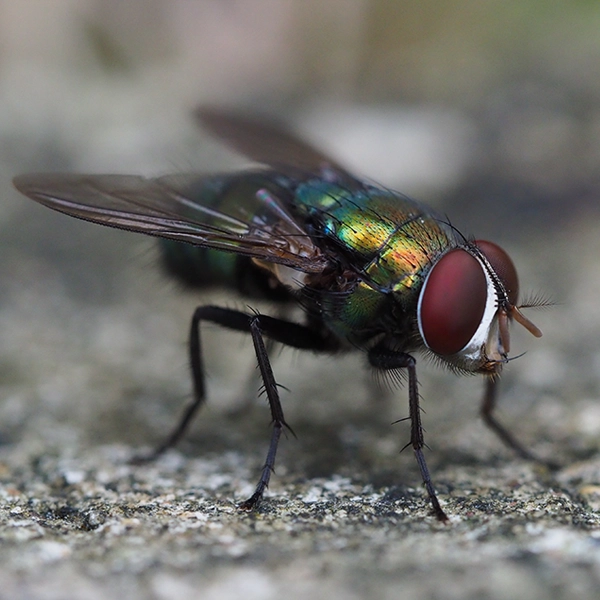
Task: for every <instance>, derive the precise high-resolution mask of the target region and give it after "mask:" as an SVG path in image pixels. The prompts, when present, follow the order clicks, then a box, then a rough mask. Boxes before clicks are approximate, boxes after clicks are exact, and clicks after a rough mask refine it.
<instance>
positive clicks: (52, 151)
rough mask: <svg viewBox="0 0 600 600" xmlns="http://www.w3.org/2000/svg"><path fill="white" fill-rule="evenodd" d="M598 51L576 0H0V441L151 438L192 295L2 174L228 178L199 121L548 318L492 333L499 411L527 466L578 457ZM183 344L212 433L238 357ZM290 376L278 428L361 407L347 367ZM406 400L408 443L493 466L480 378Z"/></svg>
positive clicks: (585, 423)
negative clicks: (208, 114)
mask: <svg viewBox="0 0 600 600" xmlns="http://www.w3.org/2000/svg"><path fill="white" fill-rule="evenodd" d="M598 31H600V4H598V3H596V2H589V1H587V2H586V1H583V0H580V1H574V2H546V1H543V0H495V1H494V0H492V1H489V2H480V1H476V0H472V1H464V2H454V1H450V0H425V1H420V2H405V1H394V0H328V1H327V2H323V1H322V0H302V1H293V0H243V1H242V0H237V1H236V0H202V1H192V0H169V1H168V2H166V1H161V0H53V1H52V2H48V1H47V0H0V197H1V198H2V201H1V202H0V257H1V258H0V400H1V402H0V440H1V441H3V442H4V443H5V444H8V443H13V444H17V443H20V442H23V443H24V441H28V442H29V443H31V444H33V446H32V447H33V448H34V449H35V448H37V449H39V451H42V450H43V451H49V450H48V449H49V448H52V447H58V448H64V445H65V440H71V441H73V442H74V443H78V444H83V445H85V444H87V443H88V442H90V441H91V442H92V443H96V442H103V443H108V442H119V443H126V442H129V441H130V442H132V443H134V444H145V443H154V442H155V441H156V440H158V439H160V437H161V435H162V434H163V432H164V431H166V428H168V426H169V425H170V424H171V423H172V422H173V420H174V419H175V417H176V415H177V414H178V412H177V411H178V409H179V406H180V405H181V403H182V402H184V401H185V399H186V398H187V397H188V395H189V389H190V383H189V377H188V373H187V364H186V362H187V359H186V349H185V341H186V336H187V328H188V319H189V316H190V315H191V312H192V310H193V308H194V306H195V305H197V304H198V303H201V302H203V301H207V300H206V299H205V298H201V297H198V296H193V295H190V294H180V293H179V290H178V288H177V286H176V285H174V284H172V283H170V282H168V281H167V280H166V279H165V278H164V277H163V276H162V275H161V274H160V272H159V270H158V269H156V268H155V267H156V264H155V263H156V262H157V258H156V255H155V251H154V245H153V243H152V240H149V239H146V238H143V237H142V236H136V235H132V234H127V233H123V232H115V231H110V230H105V229H104V228H101V227H98V226H93V225H89V224H86V223H80V222H76V221H75V220H73V219H69V218H67V217H64V216H61V215H57V214H54V213H52V212H51V211H49V210H48V209H45V208H43V207H40V206H37V205H36V204H35V203H33V202H32V201H30V200H28V199H26V198H24V197H22V196H19V195H18V194H17V193H16V191H15V190H14V189H13V188H12V186H11V178H12V177H13V176H14V175H15V174H18V173H23V172H28V171H29V172H31V171H74V172H75V171H89V172H128V173H136V174H142V175H159V174H164V173H167V172H171V171H183V170H186V171H188V170H198V171H199V172H210V171H215V170H223V169H229V168H236V167H240V166H243V165H244V164H245V162H244V160H243V159H241V158H240V157H236V156H234V155H233V154H232V153H230V152H228V151H227V150H226V149H224V148H223V147H222V146H221V145H220V144H219V143H218V142H216V141H214V140H210V139H209V138H208V137H207V136H206V135H205V134H204V133H203V132H202V131H200V130H199V128H198V127H197V126H196V124H195V123H194V121H193V118H192V116H191V113H192V110H193V109H194V108H195V107H196V106H198V105H199V104H211V105H217V106H228V107H232V108H236V109H240V110H245V111H250V112H256V113H260V114H264V115H268V116H272V117H273V118H277V119H279V120H283V121H284V122H287V123H288V124H289V125H290V126H291V127H294V128H295V129H296V130H298V131H300V132H302V134H303V135H304V136H305V137H307V138H308V139H310V140H311V141H313V142H314V143H316V144H319V145H320V146H322V147H323V148H324V149H325V150H326V151H328V152H329V153H331V154H332V155H334V156H335V157H337V158H338V159H339V160H340V161H342V162H345V163H346V164H347V165H348V166H349V167H350V168H352V169H354V170H355V171H356V173H357V174H359V175H363V176H365V177H368V178H370V179H373V180H375V181H378V182H380V183H381V184H383V185H386V186H390V187H393V188H395V189H398V190H400V191H403V192H405V193H407V194H409V195H412V196H414V197H417V198H419V199H421V200H423V201H425V202H427V203H430V204H431V205H433V206H435V207H436V208H438V209H439V210H441V211H442V212H444V213H446V214H448V215H449V216H450V218H451V219H452V221H453V223H454V224H455V225H457V226H458V227H459V228H461V230H462V231H464V232H465V233H466V234H475V235H477V236H478V237H480V238H491V239H493V240H495V241H496V242H498V243H500V244H501V245H503V246H505V247H506V249H507V250H508V251H509V253H510V254H511V255H512V256H513V258H514V260H515V263H516V264H517V265H518V267H519V270H520V273H521V279H522V288H523V290H524V293H525V295H527V294H529V295H531V294H534V295H535V294H542V295H543V296H544V297H549V298H551V299H553V300H554V301H555V303H556V304H555V306H552V307H551V308H550V309H548V310H545V311H536V312H534V311H531V312H530V316H531V318H532V320H534V321H535V322H536V323H537V324H538V325H539V326H540V327H541V328H542V330H544V332H545V336H544V338H542V339H541V340H533V339H530V336H528V334H527V333H526V332H522V333H521V332H518V333H517V334H516V339H515V341H514V343H513V346H514V351H515V352H517V353H520V352H522V351H527V355H526V356H525V357H523V358H521V359H519V360H518V361H515V362H514V363H512V364H511V365H510V368H509V369H507V377H506V385H505V391H506V394H505V400H504V404H503V407H504V408H505V411H506V412H507V413H508V418H509V420H510V419H512V420H513V421H515V420H521V421H522V423H521V425H522V428H523V429H524V430H525V437H526V438H527V436H529V438H528V439H532V440H533V439H535V440H537V441H538V444H540V445H541V449H542V452H543V451H544V450H545V449H546V450H549V451H553V450H551V449H553V448H554V449H556V448H557V447H560V448H561V451H563V450H564V451H565V452H567V453H568V452H574V453H580V454H581V455H587V454H590V453H593V452H594V451H596V450H597V448H598V439H599V434H600V404H599V403H598V387H599V383H600V344H599V342H598V340H599V339H600V303H599V302H598V298H599V296H600V260H598V256H599V252H600V226H599V220H598V219H599V217H600V214H599V207H600V203H599V201H598V199H599V195H600V179H599V176H598V173H599V165H600V77H599V72H600V36H599V35H598ZM210 298H211V299H210V301H211V302H217V301H218V302H221V303H224V304H225V305H227V306H239V307H242V308H243V307H244V306H245V302H244V301H236V300H235V299H231V298H229V297H228V296H225V295H218V294H217V295H216V296H214V295H213V296H211V297H210ZM209 329H210V328H209ZM207 343H208V348H207V360H208V369H209V374H210V375H209V377H210V379H209V382H210V384H211V386H212V388H211V399H212V401H211V407H212V410H213V411H216V412H217V413H218V412H219V411H220V410H225V409H223V408H222V407H229V408H230V405H231V404H235V403H236V402H237V400H238V399H239V396H240V394H241V392H240V390H242V389H243V388H244V382H245V381H246V380H245V378H244V374H245V373H246V372H250V371H251V369H252V351H251V346H250V344H249V343H248V342H247V341H243V340H240V339H239V336H238V337H236V336H233V337H231V336H230V334H227V333H223V332H215V333H214V335H209V336H208V342H207ZM223 348H227V349H228V350H227V351H226V352H223V350H222V349H223ZM230 348H233V349H234V350H235V351H234V352H231V351H230V350H229V349H230ZM238 349H239V352H238ZM238 355H239V356H240V358H238ZM291 355H292V356H291V358H289V359H288V358H286V357H287V354H285V353H283V355H282V357H281V359H279V358H277V359H276V362H277V367H276V368H277V369H278V370H277V372H278V377H279V380H280V381H281V382H282V383H284V384H285V385H286V386H288V387H290V388H291V389H292V390H293V394H291V395H290V396H289V397H288V400H286V402H288V403H289V404H290V408H289V409H288V411H291V414H292V415H295V418H296V420H299V421H302V419H303V417H304V415H305V414H306V412H308V413H311V414H314V415H315V418H317V420H318V418H319V414H320V411H322V412H324V414H325V415H326V416H327V415H329V416H331V414H335V415H336V422H337V421H339V422H340V423H341V422H343V421H344V416H343V415H344V414H345V413H346V412H348V411H350V412H351V411H352V407H356V406H358V410H360V409H361V407H362V408H363V409H365V407H368V406H370V405H369V404H368V402H367V398H368V396H369V394H370V393H371V391H372V386H371V385H370V384H369V383H368V379H366V378H364V377H363V376H362V375H359V374H358V373H360V368H359V367H358V366H359V365H360V364H361V362H362V358H361V357H348V359H344V360H342V361H336V360H334V359H331V360H329V359H327V360H325V361H323V360H321V361H314V360H313V359H312V358H311V357H310V356H309V357H303V356H301V355H298V354H295V353H291ZM232 356H233V358H232ZM244 361H245V362H244ZM311 361H312V362H311ZM240 362H242V363H243V364H242V365H241V366H240V367H239V368H238V366H239V365H238V363H240ZM311 369H312V371H310V370H311ZM340 370H342V372H343V373H346V375H347V377H342V381H340V378H339V372H340ZM307 372H314V373H315V375H314V377H306V373H307ZM332 372H335V373H332ZM332 380H333V381H332ZM421 380H422V382H423V397H424V398H425V400H424V402H425V406H426V407H427V409H428V421H430V422H429V423H428V425H427V427H428V431H429V432H430V434H429V435H430V436H436V437H435V440H436V441H435V443H432V444H431V445H432V446H434V447H435V448H437V449H439V448H443V447H445V446H448V445H449V446H451V447H454V448H455V449H458V450H460V448H461V447H462V446H461V445H467V446H468V445H470V444H477V450H476V452H477V453H479V454H482V455H485V453H486V452H490V453H493V452H497V449H498V446H497V441H496V440H494V439H493V438H492V437H491V436H488V435H487V434H483V433H482V429H481V426H480V425H479V424H477V423H475V416H476V412H477V405H478V394H479V385H478V383H479V382H475V381H474V380H472V379H467V380H463V379H458V378H456V377H454V376H452V375H450V374H448V373H445V372H440V371H437V370H435V369H433V368H431V367H428V366H426V365H423V367H422V368H421ZM290 398H299V399H302V400H301V401H299V402H297V403H294V401H293V400H291V399H290ZM402 398H403V396H402ZM401 402H402V403H398V402H396V403H394V413H393V414H394V415H395V416H396V417H397V418H399V417H402V416H404V414H405V410H406V408H405V405H404V400H402V401H401ZM307 406H308V407H309V409H310V410H308V411H307V410H306V407H307ZM294 407H295V408H294ZM366 410H368V408H366ZM294 411H295V412H294ZM436 411H438V412H441V414H442V415H444V414H445V415H446V416H448V415H450V416H451V417H453V418H454V419H455V428H454V429H451V431H450V432H449V431H448V426H447V424H444V426H441V424H440V423H438V425H436V424H435V422H436V418H435V415H436ZM511 411H512V412H511ZM256 412H258V413H259V416H260V419H261V427H264V426H263V425H262V424H263V423H264V418H265V417H266V415H265V414H264V413H263V411H262V410H261V411H256ZM207 418H208V419H209V421H208V422H209V423H210V416H209V417H207ZM290 420H291V421H292V422H294V421H293V418H291V417H290ZM450 420H451V419H450ZM218 423H219V421H218V420H217V421H215V422H214V424H213V425H214V427H215V428H216V429H215V431H214V432H213V430H212V425H211V426H210V427H209V426H205V428H206V427H207V428H208V430H207V431H205V432H204V434H203V437H202V439H203V440H205V444H206V447H207V448H209V449H212V450H213V451H215V452H216V451H219V450H221V449H222V448H221V446H222V447H224V448H228V449H231V448H232V444H231V443H230V442H229V441H220V442H219V441H218V440H220V439H221V433H218V428H219V425H218ZM386 423H389V419H388V420H386ZM236 427H237V426H236ZM340 428H343V425H340ZM229 429H231V430H233V429H235V428H233V427H229ZM260 431H261V436H262V437H261V438H260V439H261V444H262V440H264V429H261V430H260ZM336 431H337V430H336ZM341 431H343V430H341ZM352 431H353V430H349V433H348V435H347V436H346V437H347V438H348V439H350V438H351V437H352ZM431 432H435V433H431ZM228 435H236V434H234V433H229V434H228ZM239 435H242V436H243V434H239ZM340 435H341V436H342V438H343V435H342V434H340ZM398 435H399V434H398V433H397V431H396V430H394V431H393V432H392V431H391V430H390V433H389V436H390V439H391V440H393V443H391V444H390V445H389V456H390V457H392V458H393V460H396V453H397V448H398V447H397V446H396V443H397V440H396V438H397V437H398ZM213 438H214V439H213ZM452 440H453V441H452ZM236 443H237V442H236ZM544 443H545V444H546V446H544ZM219 444H221V446H219ZM17 447H19V446H17ZM233 447H235V444H233ZM260 447H262V446H260ZM469 447H470V446H469ZM386 448H387V446H386ZM458 450H457V451H458ZM469 451H470V450H469ZM194 452H196V453H197V452H198V449H197V448H196V450H195V451H194ZM342 458H343V457H342ZM257 460H259V459H257ZM292 460H293V459H292ZM297 460H300V459H297ZM307 460H308V459H307ZM408 460H409V461H410V457H409V458H408ZM432 460H435V459H432ZM340 461H341V458H340ZM282 462H285V461H282ZM340 468H342V466H341V464H340ZM395 468H396V466H395V465H394V469H395ZM409 468H413V467H409Z"/></svg>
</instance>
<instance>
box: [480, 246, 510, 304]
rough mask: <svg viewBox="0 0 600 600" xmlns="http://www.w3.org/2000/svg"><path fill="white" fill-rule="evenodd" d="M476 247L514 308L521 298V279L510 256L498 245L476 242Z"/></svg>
mask: <svg viewBox="0 0 600 600" xmlns="http://www.w3.org/2000/svg"><path fill="white" fill-rule="evenodd" d="M475 245H476V246H477V247H478V248H479V249H480V250H481V252H482V253H483V255H484V256H485V257H486V258H487V260H488V262H489V263H490V265H491V266H492V269H494V271H495V272H496V275H498V278H499V279H500V281H501V282H502V285H503V286H504V289H505V290H506V294H507V296H508V301H509V302H510V303H511V304H512V305H513V306H514V305H515V304H516V303H517V299H518V297H519V277H518V275H517V270H516V269H515V265H514V263H513V261H512V260H511V258H510V256H508V254H506V252H505V251H504V250H502V248H500V246H498V244H494V243H493V242H486V241H485V240H475Z"/></svg>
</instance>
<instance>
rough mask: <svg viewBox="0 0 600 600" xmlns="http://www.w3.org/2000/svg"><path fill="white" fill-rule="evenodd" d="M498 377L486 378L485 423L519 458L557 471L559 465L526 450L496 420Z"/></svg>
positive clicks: (482, 409)
mask: <svg viewBox="0 0 600 600" xmlns="http://www.w3.org/2000/svg"><path fill="white" fill-rule="evenodd" d="M498 383H499V379H498V378H497V377H486V381H485V389H484V393H483V401H482V403H481V418H482V419H483V422H484V423H485V424H486V425H487V426H488V427H489V428H490V429H491V430H492V431H493V432H494V433H495V434H496V435H497V436H498V437H499V438H500V439H501V440H502V441H503V442H504V444H505V445H506V446H508V447H509V448H510V449H512V450H513V451H514V452H515V453H516V454H517V455H518V456H520V457H521V458H524V459H525V460H531V461H534V462H537V463H541V464H543V465H546V466H547V467H548V468H549V469H552V470H554V469H557V468H558V467H559V465H558V464H557V463H555V462H553V461H547V460H542V459H540V458H539V457H537V456H536V455H535V454H533V452H531V451H530V450H528V449H527V448H525V446H523V445H522V444H521V442H519V441H518V440H517V439H516V438H515V436H514V435H513V434H512V433H511V432H510V431H508V429H506V427H504V425H502V423H500V422H499V421H498V419H496V415H495V414H494V411H495V409H496V399H497V396H498Z"/></svg>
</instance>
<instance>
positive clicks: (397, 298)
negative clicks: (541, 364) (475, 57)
mask: <svg viewBox="0 0 600 600" xmlns="http://www.w3.org/2000/svg"><path fill="white" fill-rule="evenodd" d="M197 117H198V118H199V120H200V122H201V123H202V125H203V126H204V127H205V128H206V129H207V130H208V131H209V132H211V133H212V134H213V135H215V136H216V137H218V138H220V139H221V140H223V141H224V142H226V143H227V144H229V145H230V146H231V147H232V148H233V149H235V150H237V151H239V152H241V153H242V154H245V155H246V156H248V157H249V158H251V159H252V160H254V161H256V162H258V163H261V164H263V165H265V167H264V168H261V169H254V170H248V171H243V172H240V173H232V174H225V175H213V176H206V177H203V176H200V175H198V174H177V175H168V176H165V177H159V178H155V179H146V178H143V177H137V176H128V175H76V174H28V175H21V176H18V177H16V178H15V179H14V185H15V186H16V188H17V189H18V190H19V191H20V192H22V193H23V194H25V195H26V196H29V197H30V198H32V199H33V200H36V201H37V202H40V203H41V204H44V205H46V206H48V207H49V208H52V209H54V210H58V211H60V212H63V213H66V214H68V215H71V216H73V217H77V218H79V219H84V220H88V221H93V222H95V223H99V224H101V225H107V226H110V227H116V228H120V229H125V230H130V231H136V232H140V233H145V234H148V235H152V236H157V237H160V238H163V239H162V240H161V242H162V250H163V260H164V263H165V265H166V267H167V269H168V270H169V271H170V272H171V273H172V274H173V275H174V276H176V277H178V278H179V279H181V280H183V281H184V282H186V283H188V284H190V285H192V286H196V287H205V286H209V285H224V286H226V287H229V288H230V289H232V290H233V291H236V292H238V293H239V294H241V295H243V296H245V297H251V298H265V299H268V300H271V301H274V302H278V303H280V304H281V305H286V304H287V305H289V304H294V303H295V304H296V305H299V306H300V307H301V308H302V309H303V311H304V319H303V322H301V323H296V322H292V321H290V320H288V319H283V318H280V317H272V316H268V315H264V314H259V313H253V312H242V311H237V310H231V309H227V308H222V307H219V306H199V307H198V308H197V309H196V310H195V312H194V315H193V317H192V321H191V328H190V342H189V353H190V362H191V370H192V379H193V391H194V395H193V400H192V402H191V403H190V404H189V405H188V406H187V408H186V410H185V411H184V414H183V416H182V418H181V419H180V421H179V422H178V424H177V426H176V427H175V428H174V430H173V431H172V433H171V435H170V436H169V437H168V438H167V439H166V441H165V442H164V443H163V444H162V445H161V446H160V447H159V448H157V449H156V451H155V452H154V454H153V456H158V455H159V454H161V453H163V452H164V451H165V450H167V449H168V448H170V447H172V446H174V445H175V444H176V443H177V442H178V441H179V440H180V439H181V437H182V436H183V435H184V433H185V431H186V429H187V427H188V425H189V423H190V422H191V420H192V419H193V417H194V415H195V414H196V412H197V411H198V409H199V408H200V407H201V406H202V404H203V403H204V400H205V376H204V369H203V366H202V346H201V336H200V324H201V323H203V322H210V323H216V324H218V325H221V326H223V327H226V328H229V329H233V330H236V331H241V332H245V333H249V334H250V336H251V338H252V342H253V345H254V351H255V353H256V359H257V361H258V367H259V372H260V376H261V378H262V382H263V384H264V389H265V393H266V397H267V399H268V403H269V408H270V411H271V417H272V423H273V428H272V433H271V439H270V444H269V449H268V452H267V457H266V460H265V464H264V467H263V469H262V472H261V475H260V478H259V480H258V484H257V486H256V489H255V491H254V493H253V494H252V496H250V497H249V498H248V499H247V500H245V501H244V502H243V503H242V504H241V507H242V508H244V509H252V508H254V507H255V506H256V505H257V503H258V502H259V501H260V500H261V498H262V496H263V492H264V491H265V489H266V487H267V486H268V484H269V480H270V477H271V473H272V472H273V469H274V465H275V456H276V452H277V446H278V443H279V439H280V437H281V433H282V432H283V430H284V428H286V427H288V425H287V423H286V420H285V417H284V413H283V409H282V406H281V402H280V399H279V392H278V387H277V384H276V381H275V377H274V375H273V371H272V369H271V363H270V360H269V356H268V345H266V344H265V339H268V340H273V341H275V342H279V343H281V344H284V345H287V346H291V347H293V348H299V349H304V350H311V351H313V352H322V353H338V352H342V351H344V350H350V349H358V350H360V351H362V352H363V353H364V354H365V355H366V358H367V361H368V363H369V364H370V365H371V367H373V368H375V369H378V370H381V371H396V370H405V372H406V373H407V375H408V401H409V417H408V418H409V420H410V422H411V433H410V442H409V443H408V444H407V446H411V447H412V449H413V451H414V454H415V457H416V460H417V463H418V465H419V469H420V471H421V476H422V478H423V482H424V485H425V488H426V490H427V494H428V496H429V500H430V502H431V505H432V507H433V511H434V513H435V515H436V517H437V518H438V519H439V520H440V521H446V520H447V516H446V514H445V512H444V511H443V509H442V507H441V506H440V503H439V501H438V498H437V496H436V493H435V489H434V486H433V483H432V480H431V477H430V474H429V470H428V468H427V464H426V462H425V456H424V454H423V448H424V446H425V441H424V435H423V427H422V424H421V410H420V406H419V392H418V381H417V372H416V361H415V358H414V356H413V354H414V352H416V351H422V352H425V353H427V354H430V355H433V356H435V357H437V358H438V359H439V360H440V361H441V362H443V363H445V364H446V365H448V366H449V367H451V368H452V369H453V370H455V371H457V372H469V373H481V374H482V375H483V376H484V379H485V393H484V399H483V404H482V408H481V413H482V416H483V419H484V421H485V423H486V424H487V425H488V426H489V427H491V429H493V430H494V431H495V432H496V433H497V434H498V435H499V437H500V438H501V439H502V440H503V441H504V442H505V443H506V444H507V445H508V446H510V447H512V448H513V449H514V450H516V451H517V452H518V453H519V454H520V455H521V456H523V457H526V458H532V456H531V454H530V453H529V452H528V451H527V450H526V449H525V448H524V447H523V446H521V445H520V444H519V443H518V442H517V441H516V440H515V439H514V438H513V436H512V435H511V433H510V432H509V431H508V430H507V429H505V428H504V427H503V426H502V425H501V424H500V423H499V422H498V421H497V420H496V418H495V416H494V408H495V405H496V392H497V384H498V376H499V374H500V372H501V369H502V367H503V365H504V364H505V363H506V362H508V355H509V351H510V337H509V325H510V323H511V321H516V322H517V323H519V324H520V325H522V326H523V327H525V329H527V330H528V331H529V332H530V333H532V334H533V335H534V336H536V337H540V336H541V335H542V333H541V331H540V330H539V329H538V328H537V327H536V326H535V325H534V324H533V323H531V321H529V320H528V319H527V317H525V315H523V313H522V312H521V308H523V307H525V306H530V305H519V303H518V295H519V282H518V277H517V272H516V269H515V267H514V265H513V262H512V260H511V259H510V257H509V256H508V255H507V253H506V252H505V251H504V250H503V249H502V248H500V247H499V246H497V245H496V244H494V243H492V242H488V241H483V240H475V239H469V238H466V237H464V236H463V235H461V234H460V232H458V230H457V229H455V228H454V227H453V226H452V225H451V224H450V223H449V222H448V221H447V220H445V219H444V218H442V217H440V216H439V215H437V214H436V213H435V212H434V211H433V210H431V209H430V208H428V207H427V206H425V205H423V204H421V203H419V202H416V201H414V200H412V199H409V198H407V197H406V196H403V195H401V194H399V193H396V192H393V191H390V190H387V189H384V188H382V187H377V186H375V185H372V184H370V183H366V182H365V181H362V180H360V179H358V178H356V177H355V176H353V175H352V174H351V173H349V172H348V171H346V169H345V168H344V167H343V166H341V165H339V164H338V163H336V162H335V161H333V160H332V159H330V158H329V157H328V156H326V155H324V154H323V153H321V152H320V151H319V150H317V149H315V148H313V147H312V146H311V145H309V144H307V143H306V142H304V141H302V140H300V139H298V138H297V137H296V136H295V135H294V134H292V133H290V132H289V131H287V130H286V129H284V128H282V127H279V126H275V125H273V124H269V123H265V122H262V121H259V120H254V119H250V118H245V117H241V116H237V115H232V114H230V113H227V112H223V111H220V110H217V109H200V110H199V111H198V112H197Z"/></svg>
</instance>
